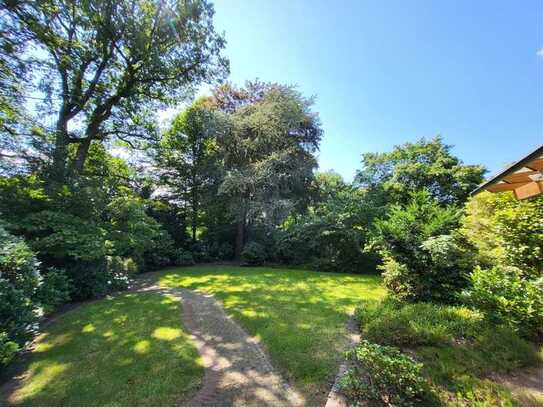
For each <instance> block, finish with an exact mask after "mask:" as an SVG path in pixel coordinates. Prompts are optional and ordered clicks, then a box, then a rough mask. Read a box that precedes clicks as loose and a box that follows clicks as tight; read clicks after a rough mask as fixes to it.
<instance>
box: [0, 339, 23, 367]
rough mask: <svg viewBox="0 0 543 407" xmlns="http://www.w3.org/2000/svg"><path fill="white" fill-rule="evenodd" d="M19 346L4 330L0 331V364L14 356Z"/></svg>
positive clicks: (5, 362) (2, 364) (3, 364)
mask: <svg viewBox="0 0 543 407" xmlns="http://www.w3.org/2000/svg"><path fill="white" fill-rule="evenodd" d="M18 350H19V346H18V345H17V344H16V343H15V342H13V341H11V340H9V337H8V334H7V333H6V332H0V366H5V365H7V364H8V363H9V362H11V360H12V359H13V357H14V356H15V354H16V353H17V351H18Z"/></svg>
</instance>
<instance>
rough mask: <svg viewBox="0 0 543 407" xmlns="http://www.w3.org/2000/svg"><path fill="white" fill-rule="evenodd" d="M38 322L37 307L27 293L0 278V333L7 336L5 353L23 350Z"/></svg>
mask: <svg viewBox="0 0 543 407" xmlns="http://www.w3.org/2000/svg"><path fill="white" fill-rule="evenodd" d="M37 320H38V314H37V312H36V307H35V305H34V304H33V303H32V301H31V300H30V298H29V297H28V296H27V295H26V294H25V292H24V291H23V290H21V289H18V288H16V287H14V286H13V284H11V283H10V282H9V281H8V280H6V279H3V278H0V333H1V334H4V336H5V338H4V339H3V341H4V343H5V345H4V346H3V348H4V352H6V353H7V352H8V350H10V349H12V350H13V349H14V350H15V351H17V350H19V349H21V348H23V347H24V345H25V344H26V343H27V342H28V341H29V340H31V339H32V337H33V336H34V334H35V332H36V330H37ZM12 343H14V344H16V347H15V346H14V345H13V344H12ZM4 357H6V358H7V357H9V355H5V356H4Z"/></svg>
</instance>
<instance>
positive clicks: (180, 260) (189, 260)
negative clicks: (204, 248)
mask: <svg viewBox="0 0 543 407" xmlns="http://www.w3.org/2000/svg"><path fill="white" fill-rule="evenodd" d="M175 265H176V266H192V265H194V257H192V253H191V252H189V251H187V250H184V249H177V251H176V257H175Z"/></svg>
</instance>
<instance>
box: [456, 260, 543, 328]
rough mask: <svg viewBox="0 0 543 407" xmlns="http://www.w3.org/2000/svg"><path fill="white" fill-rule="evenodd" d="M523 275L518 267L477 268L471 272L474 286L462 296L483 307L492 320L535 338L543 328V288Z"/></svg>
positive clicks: (468, 301) (475, 305) (471, 303)
mask: <svg viewBox="0 0 543 407" xmlns="http://www.w3.org/2000/svg"><path fill="white" fill-rule="evenodd" d="M522 274H523V273H522V272H521V271H520V270H519V269H517V268H515V267H506V266H496V267H493V268H491V269H487V270H485V269H482V268H481V267H476V268H475V270H474V271H473V273H472V274H471V284H472V287H471V288H470V289H469V290H467V291H465V292H464V293H463V298H464V300H465V301H466V303H468V304H470V305H471V306H474V307H476V308H478V309H480V310H482V311H483V312H484V313H485V315H486V316H487V317H488V319H489V320H490V321H492V322H494V323H502V324H506V325H508V326H509V327H510V328H511V329H513V330H514V331H516V332H518V333H519V334H521V335H522V336H525V337H533V336H534V335H535V334H536V333H537V332H538V331H539V330H540V329H541V328H542V327H543V291H542V290H541V289H540V288H539V287H538V286H537V285H536V284H535V283H534V282H531V281H529V280H526V279H524V278H523V277H522Z"/></svg>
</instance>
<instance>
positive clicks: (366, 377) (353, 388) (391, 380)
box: [340, 341, 431, 406]
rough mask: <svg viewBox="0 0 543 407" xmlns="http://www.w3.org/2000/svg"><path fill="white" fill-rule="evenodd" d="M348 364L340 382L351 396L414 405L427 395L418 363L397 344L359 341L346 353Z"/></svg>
mask: <svg viewBox="0 0 543 407" xmlns="http://www.w3.org/2000/svg"><path fill="white" fill-rule="evenodd" d="M347 359H348V360H349V361H350V363H351V364H352V368H351V369H349V370H348V371H347V373H346V374H345V376H344V377H343V378H342V380H341V382H340V386H341V390H342V392H343V393H344V394H345V395H346V396H347V397H348V398H350V399H351V400H354V401H357V402H362V401H378V402H381V403H383V404H385V405H389V406H416V405H420V404H422V403H424V401H426V400H429V399H430V398H431V391H430V388H429V386H428V384H427V383H426V380H425V379H424V378H423V376H422V375H421V370H422V367H423V366H422V364H420V363H416V362H414V361H413V360H412V359H411V358H409V357H408V356H407V355H404V354H402V353H401V352H400V351H399V350H398V349H397V348H394V347H389V346H382V345H378V344H373V343H370V342H368V341H362V343H361V344H360V345H359V346H357V347H356V348H355V349H354V350H352V351H350V352H348V353H347Z"/></svg>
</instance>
